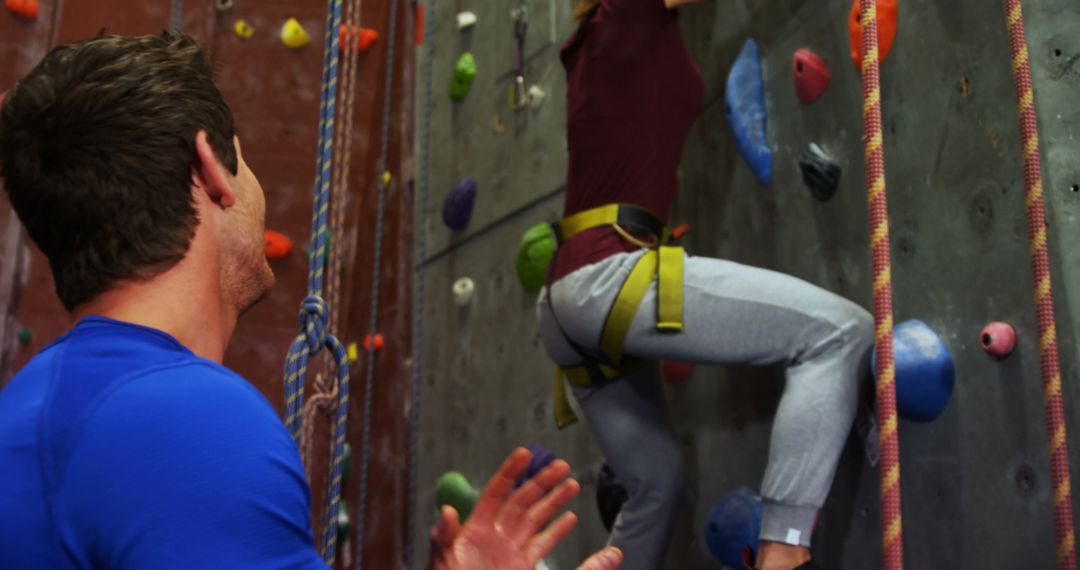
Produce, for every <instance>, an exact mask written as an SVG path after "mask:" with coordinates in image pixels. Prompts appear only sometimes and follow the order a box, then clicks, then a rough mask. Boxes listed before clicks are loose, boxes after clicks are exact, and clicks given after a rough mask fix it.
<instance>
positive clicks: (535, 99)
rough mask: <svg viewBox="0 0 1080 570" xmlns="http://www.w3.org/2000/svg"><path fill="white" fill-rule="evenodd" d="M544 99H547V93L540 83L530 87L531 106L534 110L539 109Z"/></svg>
mask: <svg viewBox="0 0 1080 570" xmlns="http://www.w3.org/2000/svg"><path fill="white" fill-rule="evenodd" d="M544 99H547V93H545V92H544V90H543V88H541V87H540V86H539V85H533V86H532V87H529V106H530V107H532V108H533V110H536V109H539V108H540V106H541V105H543V104H544Z"/></svg>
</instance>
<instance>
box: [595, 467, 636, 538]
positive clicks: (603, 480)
mask: <svg viewBox="0 0 1080 570" xmlns="http://www.w3.org/2000/svg"><path fill="white" fill-rule="evenodd" d="M629 498H630V493H628V492H627V491H626V487H624V486H623V485H622V483H620V482H619V480H618V478H617V477H616V476H615V470H614V469H612V468H611V467H609V466H608V464H607V463H605V464H603V465H601V466H600V473H599V474H598V475H597V477H596V508H597V510H598V511H599V512H600V522H601V523H603V525H604V528H606V529H607V531H608V532H611V529H612V528H613V527H614V526H615V519H616V518H617V517H618V516H619V511H621V510H622V506H623V504H624V503H626V500H627V499H629Z"/></svg>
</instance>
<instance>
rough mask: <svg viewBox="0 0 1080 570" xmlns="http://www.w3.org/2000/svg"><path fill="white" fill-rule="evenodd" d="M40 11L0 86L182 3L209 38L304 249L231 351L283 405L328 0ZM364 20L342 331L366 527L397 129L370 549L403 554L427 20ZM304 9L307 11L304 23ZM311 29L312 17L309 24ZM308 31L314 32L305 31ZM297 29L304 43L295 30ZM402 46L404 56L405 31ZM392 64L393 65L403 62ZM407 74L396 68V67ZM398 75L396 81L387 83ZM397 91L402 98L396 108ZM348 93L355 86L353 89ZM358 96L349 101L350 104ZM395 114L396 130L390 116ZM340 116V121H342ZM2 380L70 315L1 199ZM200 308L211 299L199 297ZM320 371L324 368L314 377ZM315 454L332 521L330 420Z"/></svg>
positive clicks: (187, 17)
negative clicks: (415, 165)
mask: <svg viewBox="0 0 1080 570" xmlns="http://www.w3.org/2000/svg"><path fill="white" fill-rule="evenodd" d="M34 4H37V5H38V7H39V11H38V14H37V16H36V18H27V17H24V16H21V15H18V14H13V13H11V11H9V10H7V9H4V8H0V93H2V92H4V91H6V90H7V89H8V88H9V87H10V86H11V85H12V84H13V83H14V82H15V81H16V80H17V79H19V78H20V77H22V76H23V75H25V74H26V73H27V72H28V71H30V69H31V68H32V67H33V66H34V65H35V64H36V63H37V61H39V60H40V59H41V57H43V56H44V55H45V53H47V51H48V49H49V48H50V47H51V46H55V45H58V44H60V43H64V42H68V41H72V40H76V39H80V38H88V37H93V36H94V35H97V34H98V33H99V32H100V31H102V30H104V31H105V32H107V33H114V34H156V33H160V32H161V31H163V30H165V29H166V28H168V27H170V19H171V17H172V14H173V12H172V8H173V6H174V5H181V6H182V18H181V20H180V28H181V30H182V31H184V32H185V33H188V34H190V35H192V36H194V37H195V38H196V39H199V40H200V41H202V42H205V43H206V44H207V45H208V47H209V48H210V50H211V53H212V56H213V57H214V59H215V60H216V63H217V83H218V85H219V87H220V88H221V90H222V92H223V93H224V95H225V97H226V100H227V101H228V103H229V104H230V106H231V108H232V110H233V113H234V115H235V118H236V123H237V130H238V134H239V136H240V138H241V143H242V147H243V153H244V158H245V159H246V161H247V163H248V164H249V165H250V167H251V168H252V170H253V171H254V172H255V173H256V175H257V176H258V177H259V179H260V181H261V183H262V186H263V189H264V191H265V193H266V201H267V227H268V228H269V229H271V230H275V231H277V232H279V233H280V234H282V235H283V236H285V237H286V238H287V239H288V240H289V241H290V242H291V245H292V251H291V253H288V254H286V255H284V256H282V257H280V258H275V259H273V260H272V261H271V265H272V267H273V269H274V272H275V273H276V275H277V285H276V286H275V288H274V289H273V291H272V292H271V293H270V295H269V297H268V298H267V299H266V300H264V301H263V302H262V303H260V304H259V305H257V306H256V307H255V308H253V309H252V310H251V311H250V312H249V313H248V314H246V315H244V316H243V317H242V318H241V319H240V322H239V324H238V327H237V330H236V332H235V334H234V336H233V340H232V343H231V345H230V348H229V351H228V353H227V354H226V358H225V364H226V366H228V367H230V368H232V369H233V370H235V371H237V372H238V373H239V374H241V375H242V376H244V377H245V378H246V379H248V380H249V381H251V382H252V383H253V384H254V385H255V386H257V387H258V388H259V390H260V391H261V392H262V393H263V394H264V395H266V397H267V398H268V399H269V400H270V402H271V403H272V404H273V405H274V406H275V408H276V409H277V410H278V411H279V412H280V411H281V410H282V407H283V399H284V396H283V388H282V370H283V365H284V361H285V354H286V351H287V349H288V346H289V343H290V342H291V341H292V340H293V338H294V337H295V336H296V334H297V332H298V328H297V326H298V325H297V314H298V311H299V308H300V302H301V300H302V299H303V297H304V295H305V290H306V279H307V271H308V254H309V251H310V245H309V240H310V237H309V230H310V225H311V204H312V182H313V179H314V174H315V151H316V136H317V134H318V120H319V95H320V77H321V67H322V55H323V54H322V41H323V31H324V30H325V27H326V23H325V22H326V10H327V3H326V1H325V0H305V1H303V2H296V1H273V2H257V3H256V2H249V1H247V0H187V1H184V2H170V1H169V0H162V1H160V2H141V1H132V0H110V1H108V2H104V1H102V2H54V1H51V0H38V1H35V2H34ZM363 4H364V5H363V9H362V12H361V17H360V22H361V24H362V26H363V27H364V28H367V29H369V30H372V31H374V32H375V33H376V34H377V36H378V37H377V38H373V39H374V41H373V42H371V43H370V44H369V45H365V46H364V47H363V48H362V49H363V51H362V52H361V53H359V55H358V57H357V67H356V72H357V76H356V77H357V86H358V87H357V89H356V99H355V122H354V124H353V127H352V129H351V130H349V131H348V136H350V137H352V139H353V144H352V156H351V159H352V168H351V173H350V177H349V194H348V197H347V213H346V216H347V217H346V227H345V234H346V236H345V243H344V244H342V247H343V255H344V260H345V263H344V264H343V265H344V267H343V282H342V283H343V284H342V292H343V294H342V298H343V301H342V303H341V306H340V314H341V315H342V320H341V329H340V332H339V337H340V338H341V340H342V342H343V343H344V344H346V345H349V344H357V345H359V346H358V348H357V349H356V350H355V352H356V353H357V355H358V359H357V361H356V362H354V363H353V365H352V380H353V381H352V389H351V400H350V422H349V424H348V425H349V434H348V441H349V442H350V443H352V445H353V447H354V449H355V452H354V455H355V459H354V461H353V468H352V475H351V476H350V477H349V479H347V480H346V481H345V482H344V485H343V493H344V499H343V500H344V502H345V503H346V505H347V507H348V510H349V514H350V519H351V520H350V523H351V527H352V529H354V530H355V529H356V527H357V522H358V520H357V518H358V510H359V509H358V505H357V496H358V484H359V476H358V475H357V474H358V473H359V471H360V468H361V465H360V455H361V454H360V451H361V449H360V443H359V442H360V441H361V434H362V432H361V426H362V422H361V418H362V411H363V405H364V380H365V376H366V373H367V366H368V362H367V359H366V357H365V354H364V349H363V339H364V337H365V335H366V334H367V333H368V330H369V326H370V315H371V289H372V287H371V284H372V274H373V262H374V260H373V254H374V251H375V248H374V243H375V230H374V227H375V223H374V221H375V218H376V206H377V201H376V200H375V191H376V184H375V181H376V180H377V179H378V178H379V175H380V174H381V173H380V172H379V171H378V166H377V163H378V160H379V156H380V151H381V150H382V148H383V147H384V140H385V149H386V155H385V160H386V164H385V170H386V171H388V172H389V173H390V178H389V183H388V184H387V186H386V200H385V208H384V216H383V217H384V221H385V224H384V227H383V238H382V255H383V257H382V263H381V264H380V268H379V274H380V277H381V285H380V287H379V300H380V313H379V316H378V322H377V330H378V332H379V333H380V334H382V337H383V339H384V342H383V345H382V349H381V350H379V351H378V352H377V353H376V354H375V357H374V362H375V365H376V370H375V375H374V380H375V382H376V383H377V386H376V387H375V389H374V390H373V393H372V394H373V395H372V401H373V406H372V408H373V410H374V411H373V414H372V426H373V428H372V432H371V433H372V437H371V448H372V452H371V464H372V465H373V466H374V467H373V468H372V469H371V470H370V481H369V497H374V498H373V499H372V500H370V501H369V502H368V505H367V511H368V512H367V524H366V525H365V529H366V536H367V540H366V541H365V559H366V561H367V563H368V564H370V565H372V566H374V567H384V568H388V567H392V565H393V563H394V562H393V561H397V560H399V559H400V557H401V552H402V550H403V547H402V542H403V540H404V538H403V536H404V535H403V532H401V530H400V529H402V528H403V527H404V525H405V520H406V514H405V511H406V509H405V508H404V507H405V504H406V499H405V496H406V495H405V493H406V487H405V483H404V480H405V476H406V471H405V470H406V462H405V457H406V433H407V432H406V426H405V424H404V422H403V419H402V418H403V416H404V406H405V405H406V404H405V403H406V398H407V389H408V385H407V383H406V382H404V381H402V382H394V381H390V379H393V378H406V377H407V359H408V355H409V352H410V344H409V343H410V340H409V339H410V329H409V321H410V312H409V307H410V303H409V295H410V291H409V274H410V267H409V257H408V254H409V243H410V241H411V228H410V222H409V216H410V215H411V212H410V211H409V206H408V205H409V203H410V202H409V177H410V175H411V174H410V171H409V170H408V169H409V168H410V161H411V152H412V141H411V136H412V124H411V121H412V118H413V114H412V107H411V101H412V99H411V98H412V92H413V88H412V83H411V82H412V75H413V71H412V56H413V52H412V50H411V49H410V48H411V46H412V44H413V41H414V40H413V38H414V31H413V30H414V27H415V22H414V18H413V7H412V5H411V3H409V2H405V1H401V2H398V3H397V8H398V13H397V18H396V20H394V21H395V22H396V32H397V33H396V34H393V35H392V34H391V33H390V29H389V23H390V22H391V3H389V2H367V3H363ZM293 20H294V21H293ZM300 30H303V31H302V32H300ZM304 35H306V36H307V40H308V41H307V42H305V41H303V39H304ZM286 37H287V38H288V40H289V41H288V42H286V41H284V38H286ZM391 37H394V38H395V39H394V41H395V44H394V45H395V48H396V49H395V54H394V55H395V57H394V58H393V60H388V53H387V52H388V48H389V45H390V44H389V39H390V38H391ZM388 62H389V64H390V65H389V67H388ZM388 69H389V70H390V72H391V73H389V74H388V73H387V70H388ZM388 80H389V82H390V87H391V89H390V90H389V92H387V90H386V87H387V83H388ZM387 93H389V96H390V101H392V104H391V105H389V106H384V102H385V101H386V100H387V98H386V94H387ZM339 101H340V99H339ZM341 104H342V103H339V105H341ZM384 125H387V126H388V127H389V128H388V129H386V133H387V136H386V137H385V138H384V137H383V135H382V133H383V126H384ZM339 128H340V126H339ZM0 219H2V220H3V222H0V224H2V225H0V228H2V229H0V311H2V314H3V318H4V322H3V326H2V327H0V354H2V356H3V360H2V361H0V387H2V386H3V384H4V383H5V382H6V381H7V380H8V379H9V378H10V376H11V375H12V374H13V373H14V372H16V371H17V370H18V369H19V368H20V367H21V366H22V365H23V364H24V363H25V362H26V361H27V360H28V359H29V358H30V357H31V356H33V354H35V353H36V352H37V351H38V350H39V349H40V348H42V347H43V346H45V345H46V344H48V343H49V342H51V341H52V339H54V338H56V337H57V336H59V335H60V334H62V333H63V331H65V330H66V329H67V328H68V327H69V326H70V323H69V320H68V317H67V315H66V314H65V313H64V312H63V309H62V307H61V306H60V304H59V302H58V301H57V299H56V297H55V294H54V293H53V285H52V276H51V274H50V272H49V269H48V264H47V262H46V261H45V259H44V258H43V257H42V256H41V254H40V253H39V252H37V250H36V249H35V248H34V247H33V246H32V244H31V243H30V241H29V240H28V239H26V238H25V237H23V236H22V235H20V231H19V227H18V224H17V221H16V220H15V217H14V214H13V213H10V210H9V206H8V204H7V200H6V199H5V200H0ZM192 309H193V310H198V308H197V307H193V308H192ZM313 378H314V369H313V372H312V374H311V375H309V380H312V379H313ZM316 433H317V438H318V439H317V442H318V443H316V446H315V451H314V457H315V464H316V467H315V469H313V471H314V473H315V481H314V482H313V485H312V487H313V505H314V508H313V516H312V518H313V520H316V521H321V520H322V512H321V509H320V507H321V501H322V495H323V488H324V486H323V478H324V475H323V473H324V466H325V465H326V462H327V457H328V448H327V443H326V438H325V433H326V422H325V421H321V422H320V424H319V427H318V428H317V431H316ZM355 547H356V537H355V533H354V534H353V536H352V537H351V538H350V540H349V543H348V544H345V545H339V548H338V551H339V556H338V567H342V568H344V567H348V566H351V565H350V564H349V562H351V561H352V560H353V559H355V555H354V554H355V553H354V550H355Z"/></svg>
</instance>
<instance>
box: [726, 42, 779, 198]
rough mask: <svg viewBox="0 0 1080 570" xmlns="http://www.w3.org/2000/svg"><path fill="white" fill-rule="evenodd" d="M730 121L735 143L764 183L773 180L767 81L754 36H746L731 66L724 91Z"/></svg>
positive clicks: (766, 184)
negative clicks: (767, 115)
mask: <svg viewBox="0 0 1080 570" xmlns="http://www.w3.org/2000/svg"><path fill="white" fill-rule="evenodd" d="M724 101H725V102H726V103H727V117H728V122H729V123H731V131H732V134H734V136H735V146H736V147H738V149H739V152H740V153H742V155H743V158H745V159H746V162H747V164H749V165H750V170H752V171H753V172H754V175H755V176H757V178H758V180H760V181H761V183H762V184H764V185H765V186H768V185H769V183H770V182H772V149H770V148H769V141H768V139H767V136H766V133H765V123H766V115H765V82H764V80H763V79H762V77H761V54H760V53H759V52H758V46H757V43H755V42H754V40H753V39H748V40H746V43H745V44H743V47H742V50H741V51H739V57H738V58H737V59H736V60H735V64H734V65H733V66H732V67H731V72H730V73H728V77H727V88H726V89H725V92H724Z"/></svg>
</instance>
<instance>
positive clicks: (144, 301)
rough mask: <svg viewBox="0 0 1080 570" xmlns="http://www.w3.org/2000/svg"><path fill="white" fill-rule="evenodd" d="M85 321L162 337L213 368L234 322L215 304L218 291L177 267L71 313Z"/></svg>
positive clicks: (219, 301) (116, 289)
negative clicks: (133, 326)
mask: <svg viewBox="0 0 1080 570" xmlns="http://www.w3.org/2000/svg"><path fill="white" fill-rule="evenodd" d="M201 275H203V276H205V275H207V274H206V273H202V274H201ZM91 315H98V316H102V317H107V318H110V319H114V320H117V321H123V322H127V323H133V324H137V325H142V326H145V327H150V328H154V329H157V330H160V331H163V332H166V333H168V334H170V335H172V336H173V337H175V338H176V340H178V341H180V344H183V345H184V346H186V347H187V348H188V349H189V350H191V351H192V352H194V353H195V354H197V355H199V356H201V357H203V358H206V359H209V360H212V361H214V362H221V361H222V360H223V359H224V357H225V348H226V347H227V346H228V344H229V338H230V337H231V336H232V333H233V330H234V329H235V327H236V319H237V316H238V315H237V314H236V311H235V309H229V308H228V307H227V306H226V303H225V300H224V299H222V298H221V288H220V286H219V285H218V284H216V283H214V282H213V281H212V280H208V279H205V278H200V273H199V272H191V271H188V268H187V267H184V262H183V261H181V262H180V264H179V265H177V266H176V267H174V268H172V269H170V270H168V271H166V272H165V273H163V274H161V275H159V276H157V277H155V278H153V279H151V280H149V281H145V282H137V281H130V282H124V283H122V284H119V285H117V286H115V287H113V288H112V289H110V290H108V291H106V292H104V293H102V294H100V295H98V296H97V297H95V298H94V299H93V300H91V301H89V302H87V303H85V304H83V305H80V306H79V307H77V308H76V309H75V311H74V312H73V315H72V316H73V317H74V318H75V320H76V321H78V320H79V319H81V318H83V317H87V316H91Z"/></svg>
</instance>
